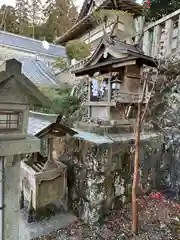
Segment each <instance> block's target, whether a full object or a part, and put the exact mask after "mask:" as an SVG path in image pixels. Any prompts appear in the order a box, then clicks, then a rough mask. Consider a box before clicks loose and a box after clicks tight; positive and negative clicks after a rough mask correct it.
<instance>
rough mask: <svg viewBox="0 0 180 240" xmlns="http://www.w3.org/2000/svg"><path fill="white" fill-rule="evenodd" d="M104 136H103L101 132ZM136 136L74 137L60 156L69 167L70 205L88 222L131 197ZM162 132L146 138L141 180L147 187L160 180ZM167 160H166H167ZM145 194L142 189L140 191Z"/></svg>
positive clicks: (142, 154)
mask: <svg viewBox="0 0 180 240" xmlns="http://www.w3.org/2000/svg"><path fill="white" fill-rule="evenodd" d="M99 137H100V136H99ZM132 146H134V140H133V139H129V140H123V141H114V142H113V141H112V142H109V143H102V144H96V143H93V142H88V141H84V140H82V139H80V138H77V137H73V138H71V139H68V141H67V144H65V148H66V149H65V154H64V155H62V156H61V157H60V158H59V160H61V161H62V162H64V163H65V164H66V165H67V167H68V187H69V207H70V208H71V209H72V210H73V211H74V213H75V214H76V216H78V217H79V218H80V219H82V220H84V221H85V222H90V223H92V222H96V221H98V220H100V219H101V218H102V217H103V216H104V215H105V214H107V213H108V212H109V210H111V209H115V208H119V207H121V206H122V204H123V203H125V202H127V201H129V200H130V195H131V184H132V169H133V160H134V156H133V154H131V153H130V152H131V149H132ZM163 159H164V160H162V139H161V137H160V136H159V135H156V136H155V137H154V136H153V137H151V135H150V136H149V138H148V139H144V140H143V139H142V144H141V172H140V173H141V180H142V181H141V183H142V188H143V191H145V192H146V191H148V190H150V189H151V188H155V187H156V185H157V183H159V181H160V179H159V175H158V174H156V173H159V172H160V169H161V165H162V161H163V163H164V161H165V159H166V158H163ZM160 160H162V161H160ZM164 164H165V163H164ZM138 193H139V194H142V189H141V188H140V189H139V191H138Z"/></svg>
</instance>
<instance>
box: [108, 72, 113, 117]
mask: <svg viewBox="0 0 180 240" xmlns="http://www.w3.org/2000/svg"><path fill="white" fill-rule="evenodd" d="M111 76H112V74H111V73H110V74H109V79H108V120H110V112H111V107H110V103H111Z"/></svg>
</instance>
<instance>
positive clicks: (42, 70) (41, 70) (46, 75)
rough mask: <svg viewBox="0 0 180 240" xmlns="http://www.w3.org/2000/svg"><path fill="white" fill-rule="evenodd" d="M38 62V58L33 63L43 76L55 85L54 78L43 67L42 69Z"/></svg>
mask: <svg viewBox="0 0 180 240" xmlns="http://www.w3.org/2000/svg"><path fill="white" fill-rule="evenodd" d="M38 62H39V60H35V65H36V66H37V67H38V69H39V71H40V72H41V73H42V74H43V75H44V76H45V77H47V78H48V79H49V80H50V82H52V83H53V84H55V85H58V84H57V82H56V81H54V80H53V79H52V78H51V77H50V76H49V75H48V74H47V73H46V72H45V70H44V69H42V67H41V65H40V64H39V63H38ZM54 76H55V75H54Z"/></svg>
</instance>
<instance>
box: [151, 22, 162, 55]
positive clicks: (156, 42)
mask: <svg viewBox="0 0 180 240" xmlns="http://www.w3.org/2000/svg"><path fill="white" fill-rule="evenodd" d="M160 38H161V26H160V25H157V26H155V27H154V31H153V43H152V57H156V56H157V55H158V54H159V46H160Z"/></svg>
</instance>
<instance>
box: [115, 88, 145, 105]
mask: <svg viewBox="0 0 180 240" xmlns="http://www.w3.org/2000/svg"><path fill="white" fill-rule="evenodd" d="M141 96H142V94H141V93H133V92H122V91H116V92H114V94H113V95H112V97H111V99H112V100H114V101H115V102H121V103H123V102H124V103H132V102H138V101H139V100H140V99H141ZM147 99H148V94H146V96H145V102H146V101H147Z"/></svg>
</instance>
